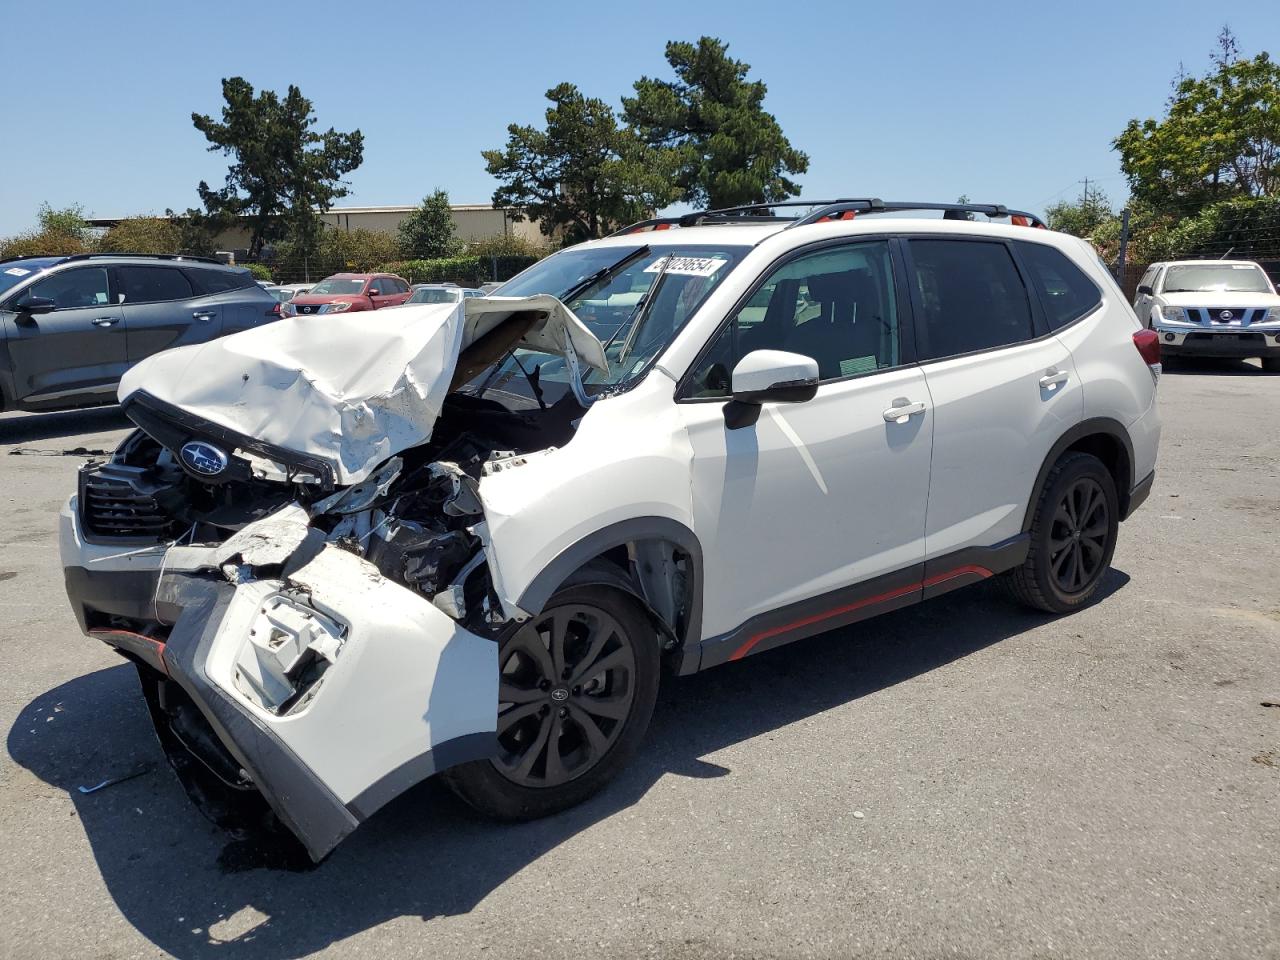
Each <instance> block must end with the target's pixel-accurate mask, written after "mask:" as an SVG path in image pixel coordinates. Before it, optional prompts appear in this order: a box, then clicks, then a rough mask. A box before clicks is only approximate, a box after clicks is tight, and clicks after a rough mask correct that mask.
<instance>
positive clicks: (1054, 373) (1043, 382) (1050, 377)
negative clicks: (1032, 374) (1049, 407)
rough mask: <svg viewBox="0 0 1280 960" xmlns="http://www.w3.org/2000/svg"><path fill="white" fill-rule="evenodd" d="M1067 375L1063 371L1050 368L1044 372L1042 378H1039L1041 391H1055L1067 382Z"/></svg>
mask: <svg viewBox="0 0 1280 960" xmlns="http://www.w3.org/2000/svg"><path fill="white" fill-rule="evenodd" d="M1068 376H1069V374H1067V373H1066V372H1065V371H1063V370H1058V369H1055V368H1054V367H1050V368H1049V369H1048V370H1046V371H1045V372H1044V376H1043V377H1041V378H1040V389H1041V390H1056V389H1057V388H1058V387H1059V386H1061V385H1062V384H1064V383H1066V382H1067V378H1068Z"/></svg>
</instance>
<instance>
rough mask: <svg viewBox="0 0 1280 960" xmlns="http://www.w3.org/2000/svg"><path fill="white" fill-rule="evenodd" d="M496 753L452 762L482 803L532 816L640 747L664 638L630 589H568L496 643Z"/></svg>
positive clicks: (578, 791)
mask: <svg viewBox="0 0 1280 960" xmlns="http://www.w3.org/2000/svg"><path fill="white" fill-rule="evenodd" d="M498 664H499V688H498V690H499V692H498V700H499V703H498V755H497V756H496V757H494V758H493V759H491V760H477V761H475V762H473V763H467V764H463V765H461V766H458V767H454V768H453V769H451V770H448V771H446V772H445V773H444V774H443V779H444V781H445V782H446V783H447V784H448V785H449V787H450V789H452V790H453V792H454V793H456V794H457V795H458V796H459V797H461V798H462V799H463V800H464V801H466V802H467V803H468V804H469V805H470V806H472V807H474V808H475V809H476V810H478V811H480V812H481V813H483V814H485V815H487V816H490V817H493V818H495V819H498V820H534V819H537V818H539V817H545V816H549V815H551V814H553V813H558V812H560V811H561V810H566V809H568V808H569V807H572V806H575V805H576V804H579V803H581V802H582V801H583V800H586V799H587V798H588V797H590V796H591V795H592V794H594V793H596V792H597V791H599V790H600V789H601V788H602V787H603V786H604V785H605V784H606V783H608V782H609V781H610V780H611V779H612V778H613V777H614V776H615V775H616V774H617V773H618V771H619V770H621V769H622V767H623V766H624V765H625V764H626V763H627V761H628V760H629V759H630V758H631V756H632V755H633V754H634V753H635V751H636V748H637V747H638V746H639V744H640V741H641V740H642V739H643V737H644V733H645V730H646V729H647V728H648V726H649V719H650V717H651V716H652V715H653V706H654V703H655V701H656V700H657V695H658V679H659V656H658V638H657V635H656V633H655V631H654V629H653V626H652V625H651V624H650V623H649V622H648V620H647V618H646V617H645V615H644V613H643V611H642V610H641V609H640V608H639V606H638V605H637V604H636V602H635V600H634V599H633V598H631V597H630V596H628V595H627V594H626V592H625V591H623V590H620V589H615V588H612V587H606V586H598V585H580V586H571V587H567V588H564V589H562V590H561V591H559V592H558V593H556V594H555V596H553V597H552V598H551V600H550V601H549V602H548V604H547V606H546V609H544V610H543V611H542V613H541V614H539V615H538V616H537V617H534V618H532V619H531V620H529V621H528V622H527V623H525V624H523V625H522V626H521V627H520V628H519V629H518V630H516V631H515V632H514V633H512V634H511V635H510V636H508V637H507V638H506V640H504V641H503V643H502V646H501V649H500V650H499V653H498Z"/></svg>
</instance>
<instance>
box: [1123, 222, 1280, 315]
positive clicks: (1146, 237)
mask: <svg viewBox="0 0 1280 960" xmlns="http://www.w3.org/2000/svg"><path fill="white" fill-rule="evenodd" d="M1126 252H1127V256H1126V258H1125V263H1124V266H1123V271H1121V270H1120V269H1119V268H1120V265H1119V264H1118V263H1116V264H1115V266H1116V279H1117V281H1118V282H1119V283H1120V286H1121V288H1122V289H1123V290H1124V292H1125V295H1126V296H1128V297H1130V298H1133V297H1134V296H1135V294H1136V292H1137V286H1138V281H1139V279H1140V278H1141V277H1142V275H1143V274H1144V273H1145V272H1146V270H1147V267H1149V266H1150V265H1151V264H1152V263H1160V262H1168V261H1172V260H1253V261H1256V262H1258V263H1259V264H1261V266H1262V268H1263V270H1265V271H1266V272H1267V274H1268V275H1269V276H1270V277H1271V279H1272V281H1273V282H1277V283H1280V199H1278V198H1272V197H1263V198H1256V199H1250V200H1236V201H1231V202H1227V203H1220V204H1215V205H1212V206H1209V207H1205V206H1204V205H1203V203H1202V201H1189V202H1188V203H1186V204H1184V205H1182V206H1181V207H1178V206H1176V205H1175V206H1173V207H1168V206H1166V207H1165V208H1164V209H1163V211H1162V212H1161V214H1160V215H1159V216H1158V217H1153V216H1150V215H1146V216H1143V215H1140V214H1138V213H1134V214H1133V215H1132V216H1131V219H1130V233H1129V237H1128V243H1127V251H1126ZM1107 253H1111V257H1109V258H1108V259H1110V260H1112V261H1113V262H1114V258H1115V252H1114V251H1107ZM1104 255H1105V254H1104Z"/></svg>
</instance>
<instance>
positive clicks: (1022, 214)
mask: <svg viewBox="0 0 1280 960" xmlns="http://www.w3.org/2000/svg"><path fill="white" fill-rule="evenodd" d="M905 210H941V211H942V216H943V219H944V220H967V219H968V216H967V215H968V214H970V213H981V214H983V215H984V216H987V217H992V218H995V217H1008V218H1009V219H1010V220H1012V221H1013V223H1014V224H1015V225H1017V226H1023V227H1039V228H1041V229H1047V228H1046V227H1045V223H1044V221H1043V220H1041V219H1040V218H1039V217H1037V216H1036V215H1035V214H1034V213H1027V212H1026V211H1024V210H1010V209H1009V208H1008V207H1006V206H1005V205H1004V204H1002V203H929V202H927V201H926V202H920V201H916V200H890V201H884V200H875V199H868V200H836V201H834V202H832V203H829V204H827V205H826V206H824V207H820V208H819V209H817V210H814V211H813V212H812V213H810V214H808V215H807V216H804V217H800V218H799V219H797V220H795V221H793V222H792V223H791V226H793V227H802V226H806V225H808V224H811V223H825V222H827V221H829V220H852V219H853V218H854V217H855V216H857V215H858V214H859V213H896V212H899V211H905Z"/></svg>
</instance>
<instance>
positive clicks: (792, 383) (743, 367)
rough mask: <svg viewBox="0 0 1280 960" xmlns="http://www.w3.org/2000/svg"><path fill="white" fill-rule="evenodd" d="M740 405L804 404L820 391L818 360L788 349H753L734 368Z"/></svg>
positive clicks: (735, 384) (734, 394)
mask: <svg viewBox="0 0 1280 960" xmlns="http://www.w3.org/2000/svg"><path fill="white" fill-rule="evenodd" d="M731 383H732V389H733V399H734V400H736V401H737V402H738V403H750V404H757V405H758V404H761V403H803V402H804V401H806V400H812V399H813V397H814V395H815V394H816V393H817V392H818V361H817V360H814V359H813V358H812V357H806V356H804V355H802V354H799V353H787V352H786V351H785V350H752V351H751V352H750V353H748V354H747V355H746V356H745V357H743V358H742V359H741V360H739V361H738V365H737V366H736V367H734V368H733V378H732V380H731Z"/></svg>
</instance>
